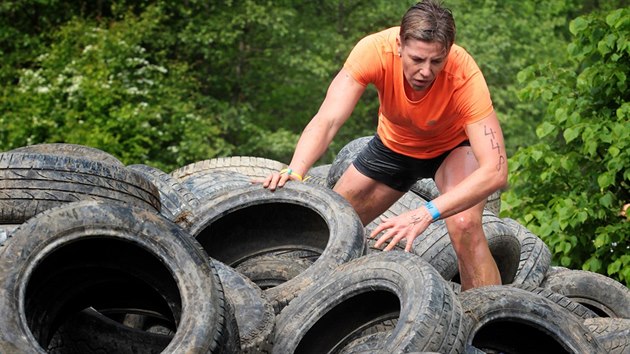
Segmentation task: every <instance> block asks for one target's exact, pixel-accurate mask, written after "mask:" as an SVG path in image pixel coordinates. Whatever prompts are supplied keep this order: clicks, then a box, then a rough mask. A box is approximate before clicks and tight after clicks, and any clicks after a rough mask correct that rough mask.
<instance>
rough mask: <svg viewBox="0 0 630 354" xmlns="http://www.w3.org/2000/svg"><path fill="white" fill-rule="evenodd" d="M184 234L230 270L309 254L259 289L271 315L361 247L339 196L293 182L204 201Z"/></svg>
mask: <svg viewBox="0 0 630 354" xmlns="http://www.w3.org/2000/svg"><path fill="white" fill-rule="evenodd" d="M190 233H191V234H192V235H194V236H195V237H196V239H197V240H198V241H199V243H201V245H202V246H203V247H204V249H205V250H206V252H207V253H208V254H209V255H210V256H211V257H212V258H214V259H217V260H219V261H221V262H223V263H225V264H227V265H229V266H231V267H233V268H238V266H239V265H240V264H242V263H245V262H247V261H248V260H250V259H253V258H256V257H260V256H264V255H270V254H278V253H287V252H288V253H305V254H309V255H310V257H311V258H312V259H313V264H312V266H310V267H309V268H307V269H306V270H305V271H304V272H302V273H300V274H299V275H297V276H295V277H294V278H292V279H290V280H288V281H286V282H284V283H282V284H279V285H277V286H275V287H272V288H268V289H266V290H265V296H267V298H268V299H269V300H270V302H271V303H272V305H273V307H274V310H275V312H276V313H278V312H279V311H280V309H281V308H282V307H284V306H286V304H287V303H288V302H289V301H290V300H291V299H293V298H294V297H295V296H296V295H297V294H298V293H299V292H300V291H302V290H303V289H304V287H306V286H308V285H310V283H312V282H313V281H314V280H315V279H317V278H319V277H325V276H327V274H329V273H330V272H331V271H332V269H334V268H335V267H336V266H337V265H339V264H342V263H345V262H347V261H350V260H352V259H354V258H357V257H359V256H361V255H363V252H364V250H365V236H364V234H363V227H362V225H361V221H360V220H359V217H358V215H357V214H356V212H355V211H354V209H352V207H351V206H350V204H349V203H348V202H347V201H346V200H345V199H343V198H342V197H341V196H340V195H338V194H337V193H335V192H333V191H331V190H328V189H324V188H321V187H319V186H312V185H309V184H306V183H299V182H294V181H292V182H289V183H287V184H286V185H285V186H284V187H283V188H280V189H278V190H276V191H274V192H272V191H269V190H267V189H264V188H262V187H261V186H260V185H250V186H248V187H246V188H240V189H237V190H230V191H228V192H227V193H224V194H221V195H220V196H217V197H215V198H213V199H211V200H206V201H205V204H202V205H201V206H200V208H199V209H198V210H197V212H196V213H195V220H193V226H192V227H191V229H190Z"/></svg>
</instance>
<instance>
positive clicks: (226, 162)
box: [171, 156, 287, 182]
mask: <svg viewBox="0 0 630 354" xmlns="http://www.w3.org/2000/svg"><path fill="white" fill-rule="evenodd" d="M286 167H287V165H286V164H284V163H282V162H279V161H275V160H271V159H266V158H262V157H253V156H231V157H217V158H213V159H209V160H203V161H198V162H194V163H192V164H189V165H186V166H183V167H180V168H178V169H176V170H174V171H172V172H171V175H172V176H173V177H175V178H176V179H177V180H179V181H180V182H183V181H185V180H186V178H188V177H190V176H193V175H195V174H199V173H201V174H203V173H206V172H207V171H212V170H214V171H216V170H223V171H234V172H238V173H242V174H244V175H246V176H249V177H252V178H265V177H267V176H268V175H269V174H270V173H272V172H278V171H280V170H282V169H283V168H286Z"/></svg>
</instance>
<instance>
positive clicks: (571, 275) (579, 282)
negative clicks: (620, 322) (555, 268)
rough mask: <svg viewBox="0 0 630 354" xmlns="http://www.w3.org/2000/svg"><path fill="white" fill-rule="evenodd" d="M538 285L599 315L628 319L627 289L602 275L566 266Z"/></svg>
mask: <svg viewBox="0 0 630 354" xmlns="http://www.w3.org/2000/svg"><path fill="white" fill-rule="evenodd" d="M541 286H542V287H544V288H548V289H551V290H552V291H555V292H557V293H559V294H562V295H564V296H566V297H568V298H570V299H571V300H573V301H575V302H578V303H580V304H582V305H584V306H586V307H588V308H590V309H591V310H593V311H595V313H597V314H598V315H599V316H600V317H620V318H630V289H628V288H627V287H626V286H624V285H623V284H621V283H619V282H618V281H616V280H614V279H612V278H609V277H607V276H605V275H602V274H599V273H595V272H590V271H585V270H574V269H569V270H565V271H561V272H555V273H552V274H548V275H547V277H546V278H545V280H544V281H543V282H542V284H541Z"/></svg>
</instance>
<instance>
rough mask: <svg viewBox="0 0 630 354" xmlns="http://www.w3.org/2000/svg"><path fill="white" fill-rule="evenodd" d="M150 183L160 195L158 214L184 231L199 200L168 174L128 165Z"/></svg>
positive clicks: (149, 167)
mask: <svg viewBox="0 0 630 354" xmlns="http://www.w3.org/2000/svg"><path fill="white" fill-rule="evenodd" d="M127 168H129V169H132V170H134V171H137V172H138V173H141V174H142V175H144V176H145V177H146V178H147V179H148V180H149V181H151V182H152V183H153V184H154V185H155V186H156V187H157V189H158V191H159V194H160V204H161V206H162V207H161V209H160V213H161V214H162V215H164V216H165V217H166V218H167V219H169V220H171V221H173V222H174V223H176V224H178V225H180V226H181V227H183V228H184V229H185V228H187V227H188V226H190V217H191V216H192V213H193V212H194V210H195V209H196V208H197V206H198V205H199V200H198V199H197V197H195V195H194V194H193V193H191V192H190V191H189V190H188V189H187V188H186V187H184V186H182V185H181V184H180V183H179V182H178V181H177V180H176V179H175V178H173V177H172V176H171V175H169V174H168V173H166V172H164V171H162V170H160V169H158V168H155V167H152V166H148V165H143V164H135V165H129V166H127Z"/></svg>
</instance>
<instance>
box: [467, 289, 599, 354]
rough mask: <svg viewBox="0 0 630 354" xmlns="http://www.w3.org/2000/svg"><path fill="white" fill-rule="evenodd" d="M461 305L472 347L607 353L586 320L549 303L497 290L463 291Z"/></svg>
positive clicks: (523, 292)
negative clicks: (593, 334) (586, 323)
mask: <svg viewBox="0 0 630 354" xmlns="http://www.w3.org/2000/svg"><path fill="white" fill-rule="evenodd" d="M459 300H460V302H461V306H462V309H463V311H464V314H465V316H464V317H465V321H466V324H465V326H464V327H465V328H466V331H467V332H468V333H466V335H465V338H466V345H467V346H471V347H475V348H478V349H481V350H483V351H484V352H488V351H490V352H492V353H494V352H495V351H496V352H505V353H604V352H605V351H604V348H602V346H601V345H600V343H599V342H597V340H595V339H594V338H593V337H592V336H591V335H590V331H589V330H588V329H587V328H586V327H585V326H584V325H583V324H582V322H583V320H582V319H581V318H579V317H577V316H575V315H573V314H572V313H570V312H568V311H567V310H566V309H565V308H563V307H561V306H559V305H558V304H556V303H555V302H553V301H551V300H549V299H548V298H546V297H543V296H539V295H536V294H534V293H531V292H529V291H526V290H523V289H519V288H517V287H513V286H500V285H495V286H486V287H481V288H474V289H471V290H468V291H464V292H463V293H461V294H460V295H459ZM492 350H494V351H492Z"/></svg>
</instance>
